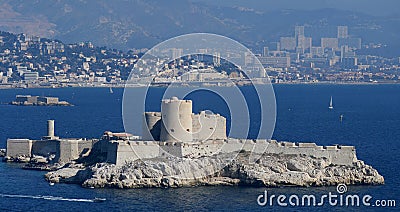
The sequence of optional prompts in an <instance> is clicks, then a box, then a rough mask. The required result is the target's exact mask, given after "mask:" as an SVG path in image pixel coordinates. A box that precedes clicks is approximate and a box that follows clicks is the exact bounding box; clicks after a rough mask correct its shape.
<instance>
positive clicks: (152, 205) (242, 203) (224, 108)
mask: <svg viewBox="0 0 400 212" xmlns="http://www.w3.org/2000/svg"><path fill="white" fill-rule="evenodd" d="M273 87H274V91H275V96H276V111H277V115H276V125H275V130H274V133H273V136H272V138H273V139H277V140H279V141H292V142H315V143H317V144H318V145H334V144H343V145H354V146H355V147H356V151H357V156H358V158H359V159H361V160H363V161H365V163H366V164H369V165H371V166H373V167H374V168H376V169H377V170H378V171H379V173H380V174H381V175H383V176H384V178H385V184H384V185H358V186H347V192H346V193H343V195H346V194H348V195H358V196H360V198H362V197H364V196H365V195H370V196H371V197H372V200H370V202H372V203H375V202H374V201H375V200H384V201H386V202H388V201H387V200H395V201H396V205H400V180H399V176H400V175H399V170H398V168H399V167H400V162H399V159H398V157H399V156H400V85H395V84H393V85H389V84H387V85H386V84H369V85H324V84H322V85H307V84H304V85H274V86H273ZM134 89H136V90H135V92H137V94H138V100H137V104H143V101H142V100H141V99H140V98H141V95H142V94H143V93H145V92H146V88H134ZM218 89H222V90H224V89H225V90H229V89H232V88H218ZM164 91H165V89H164V88H151V93H152V95H153V96H151V97H148V101H149V102H148V105H149V106H148V107H147V106H146V110H149V111H156V110H159V109H160V106H159V101H160V100H161V98H162V95H163V93H164ZM241 91H242V93H243V95H244V96H246V100H247V101H248V105H250V108H253V109H250V111H251V112H250V116H251V117H252V119H251V120H252V121H251V123H252V125H251V128H252V130H250V132H249V134H248V137H249V138H254V137H256V134H257V131H256V130H254V128H257V126H258V125H259V123H258V122H259V121H260V120H259V119H257V117H258V116H259V114H258V113H259V112H260V110H259V107H257V104H256V103H257V99H256V98H257V97H256V96H255V95H254V93H252V89H251V88H247V87H242V88H241ZM123 93H124V89H123V88H114V89H113V93H110V91H109V88H56V89H47V88H34V89H5V90H0V103H1V104H0V148H6V140H7V138H30V139H39V138H41V136H44V135H46V129H47V128H46V127H47V126H46V125H47V120H48V119H54V120H55V131H56V135H58V136H60V137H63V138H81V137H85V138H99V137H100V136H101V135H102V133H103V132H104V131H106V130H110V131H113V132H121V131H124V122H123V118H122V111H123V110H122V101H123ZM19 94H29V95H41V96H42V95H44V96H57V97H59V98H60V100H66V101H68V102H70V103H72V104H74V105H75V106H73V107H61V106H59V107H58V106H49V107H39V106H12V105H8V104H7V103H8V102H11V101H12V100H13V99H15V96H16V95H19ZM331 96H332V98H333V105H334V109H333V110H330V109H328V105H329V101H330V98H331ZM186 98H187V99H191V100H193V104H194V105H193V110H194V112H199V111H200V110H204V109H208V110H211V111H213V112H216V113H220V114H221V115H224V116H226V117H227V118H228V122H230V121H231V117H230V112H229V106H228V105H226V104H225V103H224V101H223V99H222V98H221V97H219V96H218V95H216V94H215V93H208V92H207V91H198V92H193V93H191V94H189V95H188V96H187V97H186ZM252 102H255V103H254V104H253V103H252ZM254 105H256V106H254ZM257 108H258V109H257ZM141 112H142V111H136V113H134V114H136V115H135V117H134V118H135V119H137V120H141V116H140V115H138V114H140V113H141ZM341 115H342V119H341V118H340V117H341ZM234 121H238V122H241V121H242V120H234ZM138 123H140V122H138ZM257 124H258V125H257ZM134 126H135V127H137V128H138V129H141V126H139V125H138V124H137V125H134ZM229 126H230V125H229V124H228V131H229ZM138 132H140V130H139V131H138ZM44 174H45V172H41V171H32V170H24V169H21V165H20V164H12V163H0V210H1V211H209V210H211V211H271V210H273V211H280V210H282V211H326V210H338V211H349V210H350V211H366V210H367V211H368V210H370V211H376V210H397V209H399V207H398V206H396V207H377V206H375V207H374V206H372V204H371V206H369V207H367V206H364V205H361V206H347V205H345V204H343V203H342V205H340V203H337V204H336V205H332V204H329V203H327V202H324V204H322V205H316V206H313V205H311V206H308V205H303V206H302V205H300V206H297V205H296V206H292V205H290V204H289V205H288V206H280V205H278V203H277V202H276V201H275V202H267V204H266V205H264V206H261V205H260V204H258V202H257V199H258V198H259V197H260V195H265V193H266V192H267V194H268V195H269V196H268V197H270V196H271V195H275V196H276V197H277V196H279V195H284V196H286V197H288V198H289V196H290V195H297V196H300V197H301V196H303V195H314V196H316V197H321V196H322V195H328V194H329V193H330V192H331V193H332V194H339V193H337V190H336V186H327V187H275V188H269V187H261V188H260V187H241V186H233V187H227V186H212V187H190V188H143V189H128V190H121V189H109V188H105V189H90V188H82V187H81V186H80V185H75V184H55V185H53V186H51V185H49V183H48V182H46V181H45V179H44V177H43V176H44ZM95 198H105V199H106V201H104V202H96V201H93V200H94V199H95ZM262 198H263V196H262ZM338 199H339V197H338ZM360 202H361V200H360ZM381 202H382V201H381ZM270 203H273V204H272V205H271V204H270ZM360 204H361V203H360Z"/></svg>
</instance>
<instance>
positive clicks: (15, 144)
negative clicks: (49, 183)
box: [7, 139, 32, 158]
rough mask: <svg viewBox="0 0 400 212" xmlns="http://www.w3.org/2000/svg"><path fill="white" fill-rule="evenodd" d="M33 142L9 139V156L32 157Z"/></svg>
mask: <svg viewBox="0 0 400 212" xmlns="http://www.w3.org/2000/svg"><path fill="white" fill-rule="evenodd" d="M31 152H32V140H29V139H7V156H9V157H13V158H15V157H18V156H19V155H26V156H31Z"/></svg>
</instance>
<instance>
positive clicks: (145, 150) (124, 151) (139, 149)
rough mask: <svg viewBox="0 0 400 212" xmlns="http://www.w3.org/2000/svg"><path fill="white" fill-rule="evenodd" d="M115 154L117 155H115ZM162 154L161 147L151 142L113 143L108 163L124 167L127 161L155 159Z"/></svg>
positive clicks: (108, 155)
mask: <svg viewBox="0 0 400 212" xmlns="http://www.w3.org/2000/svg"><path fill="white" fill-rule="evenodd" d="M113 152H115V154H114V153H113ZM159 153H160V147H159V146H158V145H157V143H155V142H151V141H130V142H125V141H118V142H114V143H112V145H110V147H109V152H108V154H107V161H109V162H111V163H114V164H116V165H122V164H124V163H125V161H131V160H136V159H140V158H155V157H158V156H159Z"/></svg>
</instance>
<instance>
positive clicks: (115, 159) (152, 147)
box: [108, 138, 357, 165]
mask: <svg viewBox="0 0 400 212" xmlns="http://www.w3.org/2000/svg"><path fill="white" fill-rule="evenodd" d="M112 145H114V147H113V148H111V149H110V154H109V155H110V158H109V160H108V161H109V162H112V163H115V164H117V165H122V164H123V163H125V161H128V160H136V159H139V158H155V157H171V156H175V157H187V158H198V157H203V156H211V155H214V154H219V153H233V152H239V151H241V150H244V151H248V152H253V153H256V154H262V153H267V154H290V155H292V154H293V155H305V156H312V157H316V158H326V159H328V161H329V162H330V163H332V164H335V165H350V164H352V163H353V162H356V161H357V157H356V152H355V148H354V146H318V145H316V144H315V143H293V142H277V141H276V140H261V139H260V140H249V139H233V138H229V139H225V140H207V141H204V142H197V143H182V142H155V141H131V142H113V144H112Z"/></svg>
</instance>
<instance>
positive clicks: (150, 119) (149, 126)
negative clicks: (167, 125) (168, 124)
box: [142, 112, 162, 141]
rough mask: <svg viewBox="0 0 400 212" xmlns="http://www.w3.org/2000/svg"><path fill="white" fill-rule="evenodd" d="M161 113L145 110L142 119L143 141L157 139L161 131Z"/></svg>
mask: <svg viewBox="0 0 400 212" xmlns="http://www.w3.org/2000/svg"><path fill="white" fill-rule="evenodd" d="M161 122H162V121H161V113H159V112H145V113H144V119H143V125H142V126H143V132H142V133H143V134H142V135H143V136H142V139H143V140H144V141H159V140H160V131H161V125H162V123H161Z"/></svg>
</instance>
